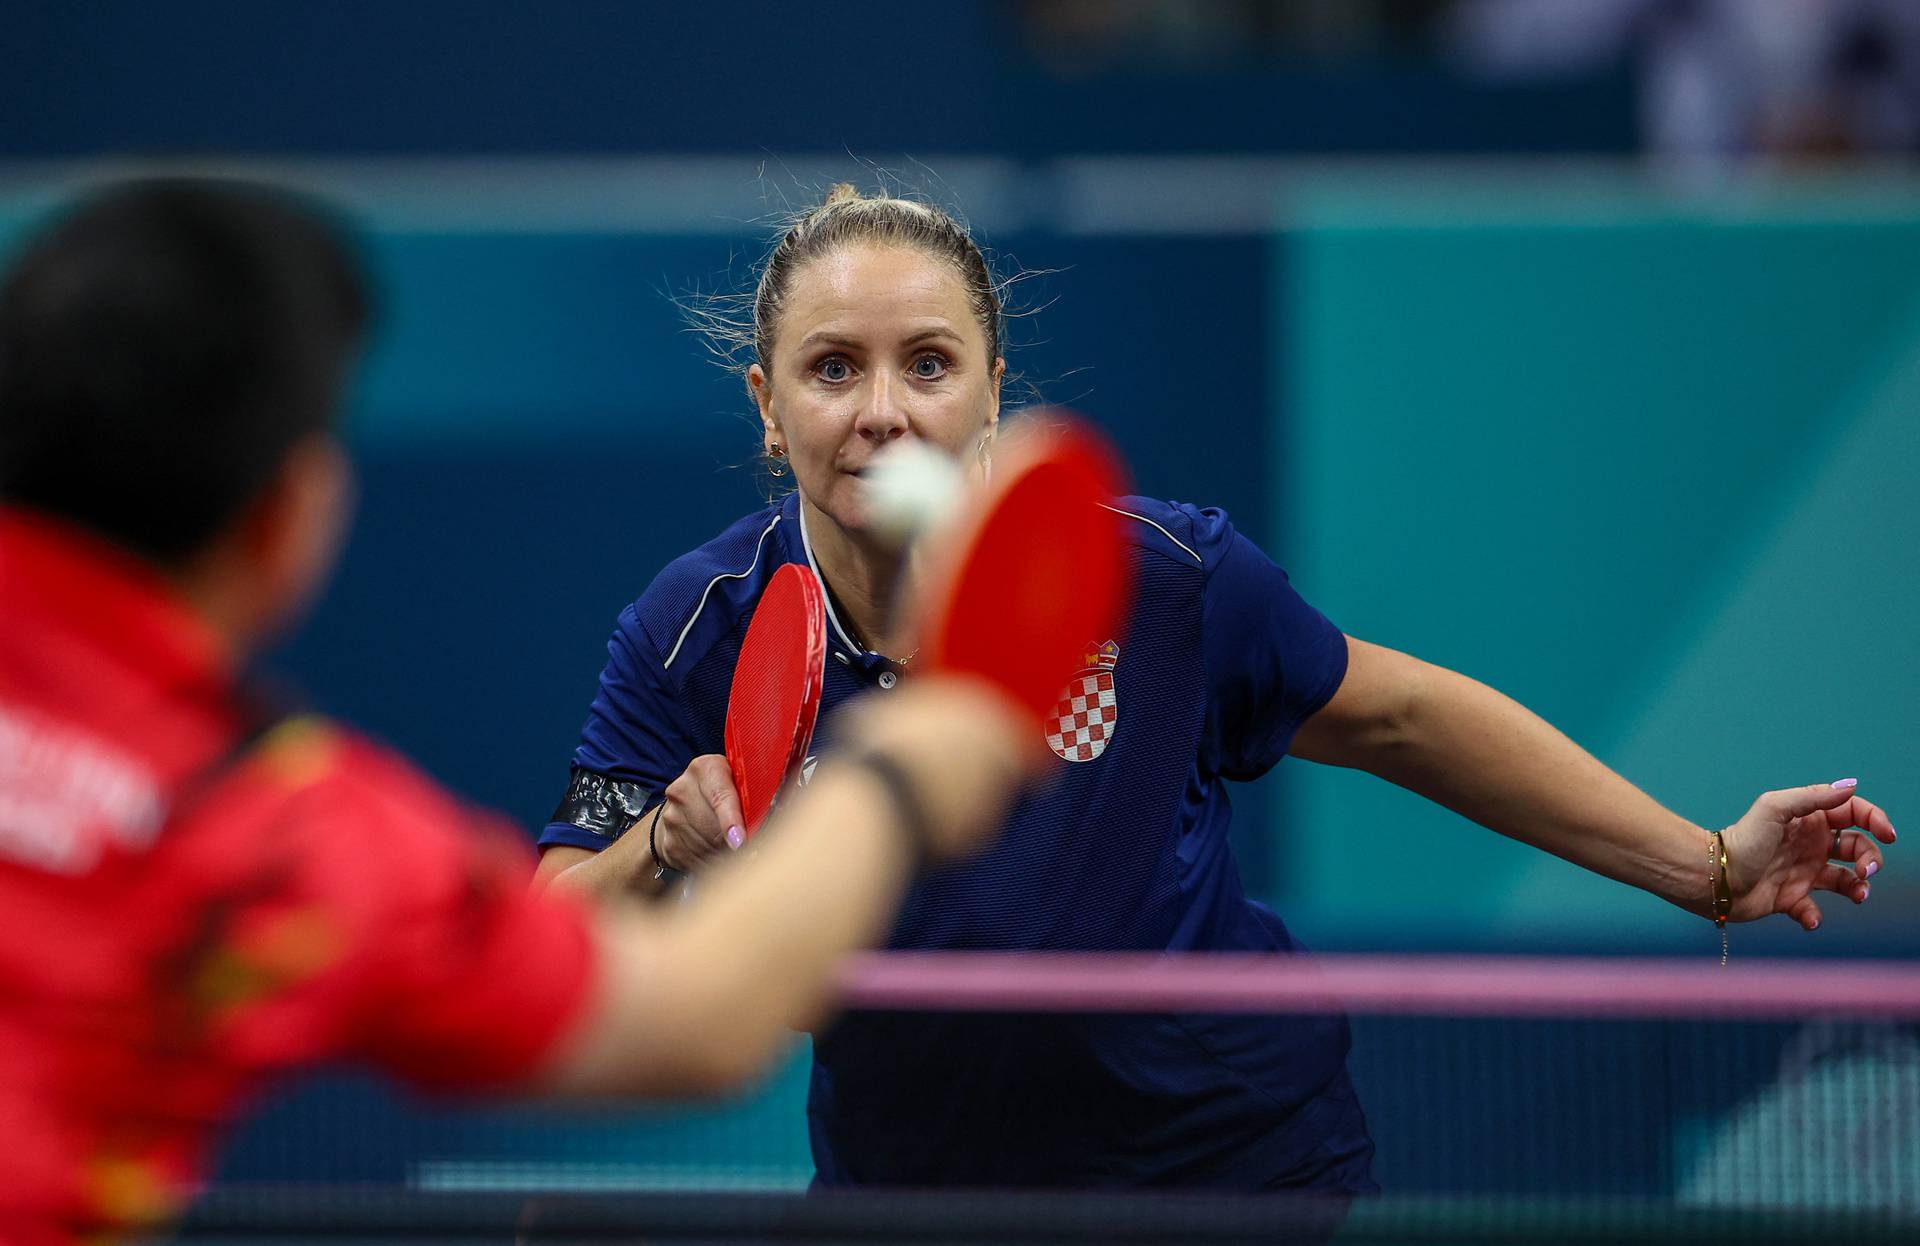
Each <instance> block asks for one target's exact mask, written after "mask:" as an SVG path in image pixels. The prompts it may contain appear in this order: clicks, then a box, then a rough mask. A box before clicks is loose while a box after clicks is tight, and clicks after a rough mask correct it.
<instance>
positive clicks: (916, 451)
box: [861, 441, 966, 545]
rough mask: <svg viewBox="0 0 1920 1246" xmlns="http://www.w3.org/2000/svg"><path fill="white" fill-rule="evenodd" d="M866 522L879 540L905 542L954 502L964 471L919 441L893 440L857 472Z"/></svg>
mask: <svg viewBox="0 0 1920 1246" xmlns="http://www.w3.org/2000/svg"><path fill="white" fill-rule="evenodd" d="M861 484H862V485H863V486H864V487H865V494H866V503H867V522H868V524H869V526H870V527H871V528H872V529H873V531H875V532H876V533H878V534H879V535H880V536H882V537H884V538H885V539H887V540H889V541H892V542H893V543H894V544H896V545H906V544H909V543H910V542H912V541H913V540H914V538H916V537H918V536H919V535H920V534H921V533H922V532H925V531H926V530H927V529H928V528H931V527H933V526H935V525H936V524H938V523H939V522H940V521H941V520H942V519H945V518H946V517H947V516H948V515H950V514H952V513H953V511H954V509H955V508H956V507H957V506H959V504H960V500H961V496H962V494H963V491H964V490H965V488H966V478H965V475H964V474H963V473H962V471H961V470H960V465H959V464H958V463H957V462H955V461H954V460H953V459H952V458H951V457H949V456H948V455H946V454H943V453H941V452H940V451H938V450H936V449H934V448H933V447H932V446H929V445H927V444H926V443H925V442H920V441H896V442H895V443H893V444H892V445H891V446H888V447H887V448H886V449H884V450H882V451H881V452H880V453H879V454H878V455H877V456H875V458H874V460H873V465H872V466H871V467H869V468H868V469H867V471H866V472H865V473H864V474H863V475H862V477H861Z"/></svg>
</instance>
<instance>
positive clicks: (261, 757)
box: [0, 181, 1023, 1242]
mask: <svg viewBox="0 0 1920 1246" xmlns="http://www.w3.org/2000/svg"><path fill="white" fill-rule="evenodd" d="M365 315H366V313H365V296H364V294H363V289H362V285H361V282H360V278H359V276H358V274H357V272H356V270H355V267H354V264H353V262H352V260H351V257H350V256H349V255H348V253H347V252H346V250H345V249H344V248H343V246H342V245H341V243H340V242H339V240H338V239H337V237H336V235H335V234H334V232H333V230H332V229H331V228H330V227H329V226H328V224H327V223H326V222H325V220H324V219H323V218H322V217H321V216H319V215H318V214H316V213H315V212H314V211H313V210H312V209H310V208H308V207H306V206H303V205H301V204H299V203H296V202H294V201H292V200H290V199H287V198H285V197H282V196H280V195H277V194H275V193H273V192H270V191H267V190H265V189H262V188H257V187H246V186H241V185H237V184H222V183H213V182H193V181H165V182H142V183H131V184H127V185H124V186H121V187H118V188H115V189H111V190H108V191H106V192H105V193H103V194H100V195H98V196H96V197H94V198H93V199H91V200H89V201H88V202H86V203H85V204H83V205H81V206H80V207H79V208H78V209H77V210H76V211H74V212H73V213H71V214H70V215H68V216H66V217H65V218H64V219H62V220H61V221H59V222H57V223H56V224H54V225H53V226H52V227H51V228H50V229H49V230H48V231H47V232H45V233H44V234H42V235H41V236H40V237H39V238H38V239H37V240H35V241H34V242H33V243H32V244H31V245H30V246H29V247H28V248H27V250H26V251H25V252H24V254H23V255H22V256H21V258H20V259H19V260H18V261H17V263H16V265H15V267H14V269H13V271H12V272H11V274H10V275H9V276H8V277H7V279H6V281H5V284H4V287H0V914H4V915H5V935H4V938H0V1154H4V1155H5V1156H6V1157H7V1159H6V1165H5V1173H4V1176H0V1236H4V1237H5V1238H6V1240H8V1241H27V1242H42V1241H45V1242H58V1241H69V1240H73V1239H75V1238H77V1237H80V1236H85V1235H91V1234H95V1233H100V1232H106V1231H114V1230H138V1229H140V1228H143V1227H147V1226H152V1225H154V1224H156V1223H159V1222H163V1221H164V1220H166V1219H167V1218H168V1217H170V1216H171V1215H172V1214H174V1213H175V1212H176V1211H177V1210H178V1208H179V1207H180V1204H181V1201H182V1200H183V1199H184V1198H185V1197H186V1196H187V1195H188V1194H190V1193H191V1190H192V1187H193V1183H194V1181H195V1179H196V1177H197V1175H198V1174H199V1172H200V1171H201V1168H202V1166H203V1164H204V1163H205V1161H206V1158H207V1156H208V1153H209V1150H210V1148H211V1147H212V1145H213V1144H214V1142H215V1141H216V1135H217V1132H218V1130H219V1129H220V1127H221V1126H222V1125H223V1124H224V1123H225V1122H226V1121H228V1120H229V1119H230V1118H231V1117H233V1116H234V1115H235V1114H236V1113H237V1112H238V1111H240V1110H241V1108H242V1107H243V1106H244V1105H245V1104H246V1102H247V1101H248V1099H249V1097H250V1096H251V1095H252V1094H253V1093H254V1092H255V1091H256V1089H257V1088H258V1087H259V1086H260V1085H261V1084H262V1082H263V1081H264V1080H265V1079H267V1078H269V1077H271V1076H272V1075H274V1074H276V1073H279V1072H281V1071H284V1070H288V1069H291V1068H294V1067H296V1066H300V1065H305V1064H309V1063H314V1062H319V1061H325V1060H330V1059H334V1058H340V1057H361V1058H371V1059H373V1060H375V1061H377V1062H379V1063H381V1064H383V1065H384V1066H385V1067H387V1068H389V1069H391V1070H393V1071H395V1072H397V1073H399V1074H401V1075H402V1076H405V1077H407V1078H409V1079H411V1080H415V1081H418V1082H423V1083H430V1084H436V1085H443V1086H450V1087H462V1088H474V1089H488V1088H497V1089H510V1088H520V1089H528V1090H535V1091H549V1092H601V1093H604V1092H607V1091H612V1090H623V1091H629V1092H636V1093H647V1094H674V1093H687V1092H703V1091H713V1090H719V1089H724V1088H728V1087H732V1086H736V1085H738V1084H739V1083H741V1082H742V1081H744V1080H745V1079H746V1078H748V1077H750V1076H752V1075H753V1074H754V1073H755V1072H757V1071H758V1070H759V1069H760V1068H761V1067H762V1066H763V1065H764V1064H765V1063H766V1062H767V1061H768V1060H769V1059H770V1058H771V1057H772V1056H773V1055H774V1053H775V1052H776V1051H777V1050H778V1049H779V1047H780V1045H781V1043H782V1042H783V1036H784V1033H785V1030H786V1027H787V1025H788V1024H789V1023H800V1024H806V1023H808V1022H810V1021H812V1020H814V1019H816V1018H817V1015H818V1013H819V1012H820V1011H821V1010H822V1008H823V1007H824V1005H825V995H826V985H827V980H828V977H829V973H830V969H831V966H832V963H833V961H834V958H835V957H836V956H837V955H838V954H839V953H840V952H842V951H844V950H846V949H848V948H850V947H853V946H855V945H857V944H860V943H862V942H864V941H867V940H870V939H873V938H875V937H877V936H879V935H881V934H883V933H884V927H885V924H886V922H887V921H888V920H889V919H890V917H891V914H892V912H893V909H894V906H895V904H896V903H897V900H898V897H899V894H900V892H901V890H902V888H903V886H904V884H905V882H906V880H907V878H908V876H909V874H910V872H911V869H912V867H913V864H914V861H915V858H916V854H917V853H925V854H928V855H930V856H932V857H934V858H936V859H938V858H943V857H947V856H951V855H954V854H957V853H960V852H962V851H965V850H967V849H969V848H971V847H973V846H975V845H976V844H977V843H978V842H979V841H981V840H983V839H984V837H985V836H986V835H987V834H988V833H989V828H991V827H992V826H994V825H995V824H996V823H997V822H998V820H999V818H1000V815H1001V812H1002V810H1003V807H1004V804H1005V800H1006V798H1007V797H1009V796H1010V795H1011V792H1012V789H1013V787H1014V786H1015V783H1016V781H1017V779H1018V777H1019V772H1020V769H1021V766H1020V762H1019V745H1018V741H1019V740H1020V739H1021V738H1023V733H1022V731H1021V728H1020V726H1019V723H1018V720H1017V718H1015V717H1014V716H1013V715H1012V714H1011V713H1010V712H1009V711H1008V709H1007V708H1006V707H1005V706H1003V705H1002V704H1001V703H1000V702H999V701H998V700H996V699H994V698H993V697H992V696H990V695H989V694H987V693H984V692H981V691H978V690H976V689H973V688H970V687H968V686H963V685H959V684H956V683H954V682H952V681H942V680H938V679H933V680H923V681H920V682H919V683H918V684H917V685H916V686H915V687H914V688H913V689H912V690H910V691H903V692H901V693H900V694H898V695H897V696H895V697H891V698H888V699H887V700H886V702H885V703H884V704H880V705H875V706H872V707H871V712H870V713H869V714H868V715H867V716H866V717H865V719H864V721H863V722H861V723H859V724H858V725H857V726H855V727H854V733H855V738H856V739H858V740H861V741H863V742H864V743H865V744H866V745H868V746H869V753H868V756H869V758H873V757H874V756H876V755H877V756H878V758H879V760H877V761H874V760H870V761H869V762H868V763H867V764H865V765H862V764H859V763H849V764H845V765H842V766H840V767H839V768H837V769H836V768H833V767H823V768H822V770H821V772H820V774H819V775H818V776H817V777H816V778H815V780H814V781H813V783H812V784H811V785H810V786H809V787H808V788H807V789H806V791H805V792H804V793H802V794H801V795H800V796H799V797H798V798H797V799H796V800H794V801H793V802H791V803H790V805H789V806H788V807H787V808H785V809H784V810H783V811H782V814H781V816H780V818H779V819H778V820H777V825H776V827H775V828H774V829H775V830H776V831H777V833H775V834H771V835H769V836H767V837H766V840H765V846H764V848H763V849H762V850H761V851H760V852H759V853H758V854H757V859H756V860H753V861H750V862H742V863H737V864H735V865H734V866H732V867H730V868H729V869H727V870H725V871H723V872H722V873H721V874H719V875H716V876H715V877H713V878H712V879H711V880H710V881H709V882H708V883H707V884H706V886H705V888H704V891H703V894H702V896H701V898H700V902H699V903H698V904H696V905H692V906H688V907H687V908H684V909H678V910H675V911H673V912H671V913H667V912H665V911H652V912H648V911H642V910H640V909H639V908H637V907H636V908H631V909H615V910H612V911H609V912H607V913H604V914H589V913H588V911H587V910H585V909H584V908H582V907H580V906H579V905H578V903H577V902H576V901H572V900H569V899H567V898H565V897H561V896H548V895H533V894H530V893H529V891H528V886H527V883H528V879H529V878H530V876H531V871H532V860H531V855H530V853H528V852H527V851H526V849H525V846H524V842H523V841H520V840H519V837H518V835H517V834H516V833H515V832H514V831H513V829H512V828H510V827H506V826H503V825H497V824H491V823H490V821H489V819H488V818H486V817H485V816H483V815H480V814H477V813H475V812H474V811H472V810H470V809H468V808H465V807H463V806H462V805H461V804H459V803H458V802H457V801H456V800H454V799H453V798H452V797H450V796H449V795H447V794H446V793H444V792H443V791H441V790H439V789H438V788H437V787H435V785H434V784H433V783H432V782H431V781H430V780H428V779H427V778H425V777H424V776H422V775H421V774H419V773H418V772H417V771H415V770H413V769H412V768H410V767H409V766H408V765H407V763H406V762H405V761H403V760H402V759H401V758H399V757H397V756H394V755H393V754H391V753H388V752H386V751H384V750H382V749H380V748H378V747H376V746H375V745H373V744H371V743H369V742H368V741H366V740H364V739H362V738H359V737H357V736H355V735H354V734H352V733H351V732H350V731H348V730H346V729H344V728H342V727H340V726H338V725H335V724H331V723H328V722H324V721H321V720H318V719H314V718H309V717H294V718H277V717H276V716H275V715H274V714H273V713H272V712H271V711H270V710H268V709H266V708H265V707H263V706H261V705H259V704H256V703H254V702H253V701H251V700H250V699H249V697H248V696H247V695H246V693H245V690H244V688H243V686H242V683H241V681H240V679H239V676H238V671H239V669H240V667H241V665H242V664H243V662H244V661H245V659H246V657H247V655H248V654H249V653H250V652H252V651H253V650H254V649H256V648H257V647H258V646H259V645H260V644H261V643H262V642H263V641H264V640H265V639H266V638H267V637H269V636H270V635H271V634H272V633H273V631H274V629H275V628H276V626H277V625H279V624H280V623H282V622H283V621H285V620H286V619H287V618H288V617H289V616H290V615H292V614H293V613H295V612H296V611H297V609H298V607H299V606H300V605H301V603H303V602H304V601H305V600H306V599H307V597H308V596H309V594H310V593H311V592H312V590H313V589H314V588H315V586H316V585H317V584H318V583H319V581H320V580H321V578H322V577H323V575H324V574H325V572H326V571H327V569H328V567H329V566H330V564H331V561H332V559H333V555H334V553H335V547H336V543H337V539H338V537H339V534H340V532H341V531H342V529H343V527H344V515H345V511H346V498H347V495H348V491H349V483H350V481H349V469H348V465H347V462H346V460H345V457H344V456H343V454H342V452H341V450H340V448H339V446H338V444H337V442H336V441H335V439H334V436H333V433H332V427H333V424H334V421H335V418H336V411H337V408H338V399H339V395H340V390H341V388H342V387H343V385H344V384H345V382H346V380H347V377H348V376H349V374H350V372H351V369H352V365H353V363H354V362H355V357H356V354H357V351H358V348H359V345H360V339H361V335H362V331H363V327H364V321H365ZM889 763H891V765H892V767H893V768H894V769H895V770H896V774H895V775H894V776H893V778H894V779H897V778H898V772H899V771H904V773H905V776H906V778H907V779H908V780H909V782H908V783H907V784H906V785H905V787H904V788H902V787H901V786H900V785H899V784H898V783H897V782H893V781H890V780H889V777H888V776H887V775H885V774H883V773H880V771H883V770H885V769H886V768H887V767H888V764H889ZM910 806H918V807H910ZM916 832H917V833H918V834H920V835H922V836H924V837H925V841H926V842H918V843H916V842H915V834H916ZM829 834H830V835H831V836H832V839H831V846H830V848H828V847H827V846H826V844H827V841H826V840H825V839H824V838H823V837H824V836H826V835H829Z"/></svg>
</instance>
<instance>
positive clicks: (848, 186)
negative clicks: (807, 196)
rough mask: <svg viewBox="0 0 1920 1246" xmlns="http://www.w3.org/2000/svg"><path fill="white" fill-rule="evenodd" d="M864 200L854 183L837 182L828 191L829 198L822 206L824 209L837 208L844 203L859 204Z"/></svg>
mask: <svg viewBox="0 0 1920 1246" xmlns="http://www.w3.org/2000/svg"><path fill="white" fill-rule="evenodd" d="M861 199H862V196H861V194H860V188H859V187H858V186H855V185H854V184H853V183H852V182H835V183H834V184H833V186H832V188H831V189H829V190H828V191H827V197H826V199H825V200H823V201H822V202H821V204H820V206H821V207H823V208H835V207H838V206H840V205H841V204H843V203H859V202H860V201H861Z"/></svg>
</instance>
